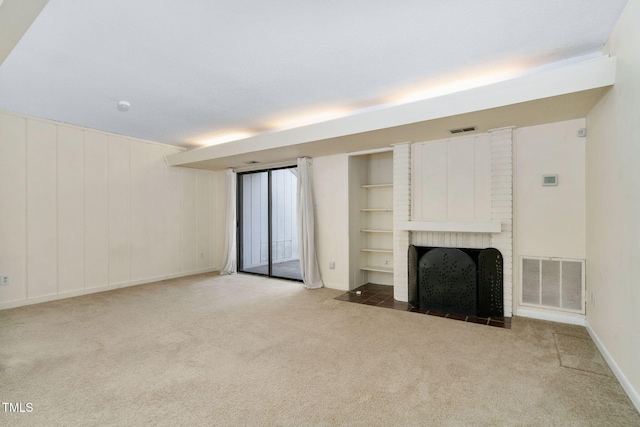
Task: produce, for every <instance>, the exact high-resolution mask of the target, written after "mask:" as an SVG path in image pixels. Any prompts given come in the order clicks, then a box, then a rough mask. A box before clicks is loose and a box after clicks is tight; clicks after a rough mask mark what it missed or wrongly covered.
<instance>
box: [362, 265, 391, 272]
mask: <svg viewBox="0 0 640 427" xmlns="http://www.w3.org/2000/svg"><path fill="white" fill-rule="evenodd" d="M360 270H366V271H377V272H379V273H393V267H377V266H375V267H374V266H371V265H365V266H364V267H360Z"/></svg>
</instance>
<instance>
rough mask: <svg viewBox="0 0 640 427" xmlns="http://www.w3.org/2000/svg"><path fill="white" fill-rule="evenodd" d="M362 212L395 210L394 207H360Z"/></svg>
mask: <svg viewBox="0 0 640 427" xmlns="http://www.w3.org/2000/svg"><path fill="white" fill-rule="evenodd" d="M360 212H393V208H365V209H360Z"/></svg>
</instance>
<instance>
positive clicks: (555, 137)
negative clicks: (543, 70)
mask: <svg viewBox="0 0 640 427" xmlns="http://www.w3.org/2000/svg"><path fill="white" fill-rule="evenodd" d="M583 127H585V121H584V119H578V120H569V121H565V122H558V123H551V124H545V125H540V126H531V127H525V128H519V129H516V130H515V135H514V136H515V138H514V140H515V141H514V151H515V170H514V172H515V175H516V176H515V195H514V198H515V211H516V215H515V225H516V230H517V233H518V234H517V242H516V248H515V249H516V253H517V254H518V255H519V256H523V255H529V256H542V257H559V258H578V259H584V258H585V231H586V230H585V182H584V179H585V138H580V137H578V134H577V133H578V129H580V128H583ZM547 174H557V175H558V184H559V185H558V186H553V187H543V186H542V176H543V175H547Z"/></svg>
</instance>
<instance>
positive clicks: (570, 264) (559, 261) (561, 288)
mask: <svg viewBox="0 0 640 427" xmlns="http://www.w3.org/2000/svg"><path fill="white" fill-rule="evenodd" d="M521 267H522V270H521V271H522V294H521V300H520V303H521V304H522V305H526V306H531V307H538V308H546V309H552V310H560V311H567V312H571V313H579V314H584V312H585V299H584V293H585V292H584V290H585V280H584V260H576V259H563V258H536V257H522V263H521Z"/></svg>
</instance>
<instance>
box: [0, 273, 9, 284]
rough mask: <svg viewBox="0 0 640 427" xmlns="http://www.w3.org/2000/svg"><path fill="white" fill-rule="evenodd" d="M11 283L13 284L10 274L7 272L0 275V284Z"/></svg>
mask: <svg viewBox="0 0 640 427" xmlns="http://www.w3.org/2000/svg"><path fill="white" fill-rule="evenodd" d="M10 284H11V280H9V275H7V274H2V275H0V286H4V285H10Z"/></svg>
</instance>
